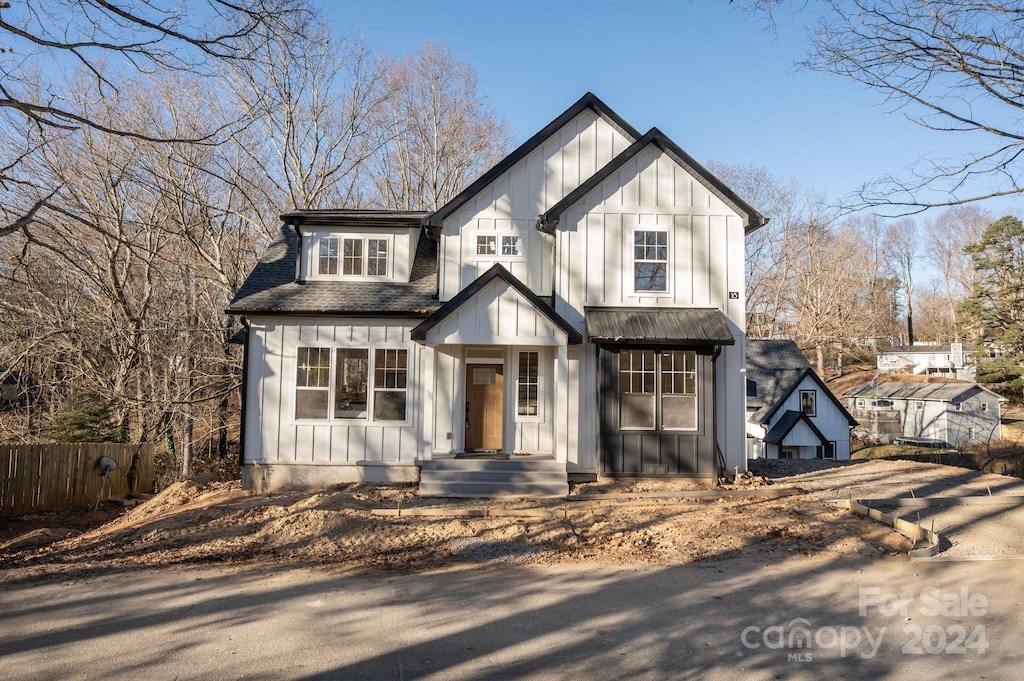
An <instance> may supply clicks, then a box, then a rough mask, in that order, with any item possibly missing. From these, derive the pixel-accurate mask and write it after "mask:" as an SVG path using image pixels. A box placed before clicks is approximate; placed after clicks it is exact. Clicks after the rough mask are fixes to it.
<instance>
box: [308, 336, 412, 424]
mask: <svg viewBox="0 0 1024 681" xmlns="http://www.w3.org/2000/svg"><path fill="white" fill-rule="evenodd" d="M296 359H297V362H296V379H295V419H296V420H317V421H326V420H331V419H334V420H346V421H351V420H361V421H370V420H372V421H375V422H383V421H406V420H407V414H408V407H407V403H408V392H409V390H408V373H409V351H408V350H406V349H405V348H376V349H374V350H373V351H372V352H371V350H370V348H329V347H300V348H298V351H297V356H296ZM371 376H372V377H373V385H372V389H371V387H370V377H371Z"/></svg>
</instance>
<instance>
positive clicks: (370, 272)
mask: <svg viewBox="0 0 1024 681" xmlns="http://www.w3.org/2000/svg"><path fill="white" fill-rule="evenodd" d="M316 256H317V259H316V273H317V274H318V275H327V276H332V275H333V276H336V275H339V274H340V275H341V276H343V277H362V276H367V277H387V276H390V274H391V263H390V262H389V258H390V257H391V239H389V238H381V237H364V236H325V237H320V238H319V239H318V245H317V252H316Z"/></svg>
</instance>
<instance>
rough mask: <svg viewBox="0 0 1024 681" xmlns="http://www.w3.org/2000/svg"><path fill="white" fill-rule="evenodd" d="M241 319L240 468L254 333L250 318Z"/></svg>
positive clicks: (242, 458) (243, 462) (243, 316)
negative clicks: (251, 338)
mask: <svg viewBox="0 0 1024 681" xmlns="http://www.w3.org/2000/svg"><path fill="white" fill-rule="evenodd" d="M240 319H241V322H242V326H243V327H244V328H245V337H244V339H243V343H242V400H241V404H240V407H239V414H238V420H239V421H240V422H241V427H240V428H239V430H238V467H239V468H241V467H242V466H244V465H245V403H246V402H247V401H248V398H249V336H251V335H252V334H251V329H250V326H249V320H248V319H247V318H246V316H245V315H242V316H241V318H240Z"/></svg>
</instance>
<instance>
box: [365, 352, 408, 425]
mask: <svg viewBox="0 0 1024 681" xmlns="http://www.w3.org/2000/svg"><path fill="white" fill-rule="evenodd" d="M374 365H375V368H374V374H373V420H374V421H405V420H406V407H407V402H408V400H407V398H408V394H409V389H408V377H409V351H408V350H376V351H374Z"/></svg>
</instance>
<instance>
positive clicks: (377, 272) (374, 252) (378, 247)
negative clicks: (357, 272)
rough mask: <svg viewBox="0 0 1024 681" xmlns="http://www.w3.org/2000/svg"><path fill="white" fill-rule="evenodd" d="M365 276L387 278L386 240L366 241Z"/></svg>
mask: <svg viewBox="0 0 1024 681" xmlns="http://www.w3.org/2000/svg"><path fill="white" fill-rule="evenodd" d="M366 274H367V275H368V276H371V277H386V276H388V240H387V239H367V240H366Z"/></svg>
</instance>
